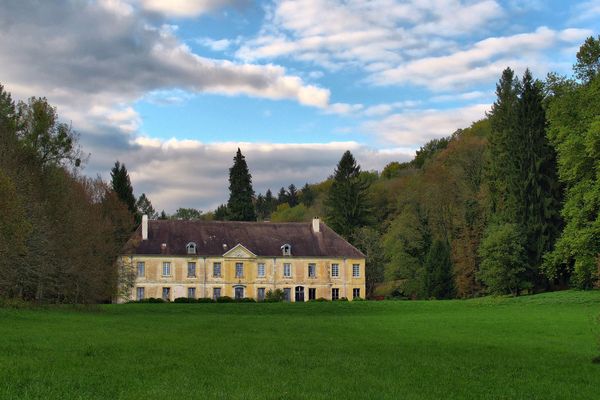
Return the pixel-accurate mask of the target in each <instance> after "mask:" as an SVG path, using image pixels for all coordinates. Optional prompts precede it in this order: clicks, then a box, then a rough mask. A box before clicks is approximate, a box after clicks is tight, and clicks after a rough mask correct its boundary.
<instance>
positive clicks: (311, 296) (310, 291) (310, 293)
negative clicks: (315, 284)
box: [308, 288, 317, 300]
mask: <svg viewBox="0 0 600 400" xmlns="http://www.w3.org/2000/svg"><path fill="white" fill-rule="evenodd" d="M308 299H309V300H316V299H317V289H315V288H309V289H308Z"/></svg>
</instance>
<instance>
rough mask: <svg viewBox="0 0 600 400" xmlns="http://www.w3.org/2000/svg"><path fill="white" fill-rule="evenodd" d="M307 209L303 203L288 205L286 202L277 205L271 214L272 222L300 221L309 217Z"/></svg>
mask: <svg viewBox="0 0 600 400" xmlns="http://www.w3.org/2000/svg"><path fill="white" fill-rule="evenodd" d="M307 211H308V210H307V209H306V207H305V206H304V204H300V205H297V206H296V207H290V205H289V204H288V203H283V204H280V205H278V206H277V209H276V210H275V211H274V212H273V214H271V221H273V222H302V221H306V220H307V219H309V217H308V215H307Z"/></svg>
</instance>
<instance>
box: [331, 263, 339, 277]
mask: <svg viewBox="0 0 600 400" xmlns="http://www.w3.org/2000/svg"><path fill="white" fill-rule="evenodd" d="M331 277H332V278H339V277H340V264H331Z"/></svg>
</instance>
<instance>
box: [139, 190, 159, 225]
mask: <svg viewBox="0 0 600 400" xmlns="http://www.w3.org/2000/svg"><path fill="white" fill-rule="evenodd" d="M135 208H136V210H137V214H138V215H147V216H148V218H149V219H157V218H158V213H157V212H156V210H155V209H154V207H153V206H152V202H151V201H150V199H149V198H148V197H146V193H142V195H141V196H140V197H139V199H138V201H137V202H136V203H135Z"/></svg>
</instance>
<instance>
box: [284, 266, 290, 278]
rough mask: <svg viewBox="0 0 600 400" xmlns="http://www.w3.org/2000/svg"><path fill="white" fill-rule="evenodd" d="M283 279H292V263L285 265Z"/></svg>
mask: <svg viewBox="0 0 600 400" xmlns="http://www.w3.org/2000/svg"><path fill="white" fill-rule="evenodd" d="M283 277H284V278H291V277H292V264H290V263H284V264H283Z"/></svg>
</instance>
